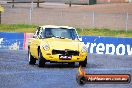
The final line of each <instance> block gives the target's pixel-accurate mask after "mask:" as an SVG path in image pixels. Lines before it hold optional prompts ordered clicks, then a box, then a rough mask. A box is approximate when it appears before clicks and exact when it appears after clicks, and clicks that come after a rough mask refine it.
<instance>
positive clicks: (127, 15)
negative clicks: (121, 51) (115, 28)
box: [126, 12, 129, 32]
mask: <svg viewBox="0 0 132 88" xmlns="http://www.w3.org/2000/svg"><path fill="white" fill-rule="evenodd" d="M128 17H129V14H128V12H127V14H126V32H127V31H128Z"/></svg>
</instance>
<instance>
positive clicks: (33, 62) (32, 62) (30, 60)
mask: <svg viewBox="0 0 132 88" xmlns="http://www.w3.org/2000/svg"><path fill="white" fill-rule="evenodd" d="M28 59H29V64H30V65H35V63H36V59H35V58H34V57H33V56H32V55H31V53H30V50H28Z"/></svg>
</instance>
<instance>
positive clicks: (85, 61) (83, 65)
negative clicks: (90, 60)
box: [79, 57, 87, 67]
mask: <svg viewBox="0 0 132 88" xmlns="http://www.w3.org/2000/svg"><path fill="white" fill-rule="evenodd" d="M86 65H87V57H86V58H85V60H84V61H81V62H79V66H82V67H86Z"/></svg>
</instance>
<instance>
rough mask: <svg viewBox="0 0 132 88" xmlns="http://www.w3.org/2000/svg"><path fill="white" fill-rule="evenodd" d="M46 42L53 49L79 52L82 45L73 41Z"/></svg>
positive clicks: (56, 39) (54, 39)
mask: <svg viewBox="0 0 132 88" xmlns="http://www.w3.org/2000/svg"><path fill="white" fill-rule="evenodd" d="M46 42H47V43H48V44H49V46H50V48H51V49H58V50H65V49H69V50H79V46H80V45H82V43H81V42H80V41H78V40H71V39H59V38H50V39H46Z"/></svg>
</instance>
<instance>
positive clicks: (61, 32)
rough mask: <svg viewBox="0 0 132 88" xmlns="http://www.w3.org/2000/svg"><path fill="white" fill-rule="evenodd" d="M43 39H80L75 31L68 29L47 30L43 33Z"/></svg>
mask: <svg viewBox="0 0 132 88" xmlns="http://www.w3.org/2000/svg"><path fill="white" fill-rule="evenodd" d="M43 33H44V34H43V37H45V38H52V37H55V38H62V39H65V38H68V39H72V40H75V39H78V36H77V33H76V31H75V29H66V28H46V29H45V30H44V32H43Z"/></svg>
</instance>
